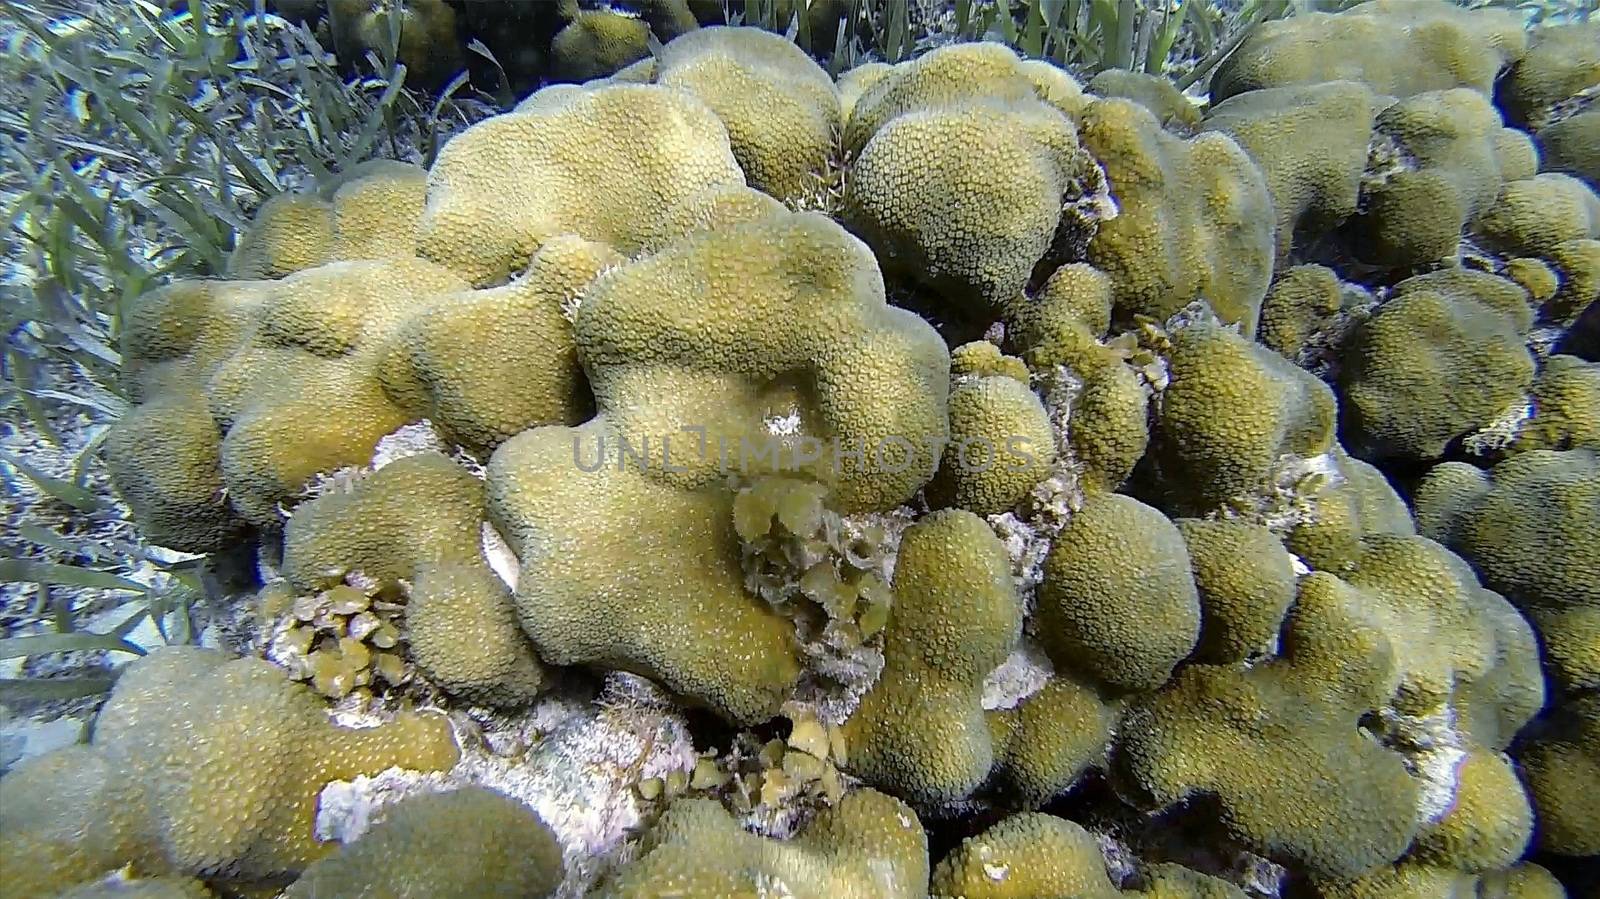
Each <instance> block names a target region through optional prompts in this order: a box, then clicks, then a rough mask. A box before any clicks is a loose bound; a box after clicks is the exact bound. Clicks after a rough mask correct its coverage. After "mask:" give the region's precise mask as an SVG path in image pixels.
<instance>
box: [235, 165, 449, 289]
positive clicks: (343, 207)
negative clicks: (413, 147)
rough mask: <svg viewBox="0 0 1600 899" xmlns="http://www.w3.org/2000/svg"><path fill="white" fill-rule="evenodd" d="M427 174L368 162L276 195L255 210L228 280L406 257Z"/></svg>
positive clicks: (409, 167) (418, 217)
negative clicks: (308, 187) (300, 190)
mask: <svg viewBox="0 0 1600 899" xmlns="http://www.w3.org/2000/svg"><path fill="white" fill-rule="evenodd" d="M426 183H427V172H425V171H423V170H422V169H421V168H419V167H417V166H414V165H407V164H405V163H400V162H392V161H389V160H374V161H372V162H367V163H362V164H361V165H357V166H354V167H352V168H351V169H350V170H349V171H347V172H344V173H343V174H341V175H340V176H339V177H337V178H333V179H330V180H328V181H326V182H324V183H322V184H319V185H318V189H317V190H316V192H314V193H309V194H292V193H286V194H279V195H278V196H276V197H273V198H272V199H270V200H268V201H267V202H266V203H263V204H262V206H261V208H260V209H259V210H257V211H256V215H255V219H254V220H253V221H252V223H251V227H250V229H249V230H247V231H245V232H244V233H243V234H242V235H240V237H239V240H238V242H237V243H236V244H235V246H234V249H233V254H232V255H231V256H230V257H229V258H228V275H229V276H230V277H234V278H281V277H283V276H284V275H287V274H289V273H291V272H298V271H300V270H302V269H308V268H312V267H314V266H318V265H322V264H324V263H328V262H336V261H339V260H343V259H395V258H405V257H407V256H410V255H411V254H412V246H413V244H414V243H415V242H416V235H417V224H418V222H420V221H421V219H422V205H423V200H424V192H425V189H426Z"/></svg>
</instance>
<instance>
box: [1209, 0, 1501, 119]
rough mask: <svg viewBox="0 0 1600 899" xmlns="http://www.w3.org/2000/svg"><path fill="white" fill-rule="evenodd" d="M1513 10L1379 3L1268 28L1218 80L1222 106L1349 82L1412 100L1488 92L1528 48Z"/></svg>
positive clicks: (1392, 0)
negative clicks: (1450, 91)
mask: <svg viewBox="0 0 1600 899" xmlns="http://www.w3.org/2000/svg"><path fill="white" fill-rule="evenodd" d="M1526 42H1527V39H1526V38H1525V37H1524V35H1523V31H1522V22H1521V20H1520V19H1518V18H1516V16H1514V15H1513V14H1512V13H1511V12H1510V11H1509V10H1498V9H1481V10H1472V11H1468V10H1464V9H1461V8H1459V7H1457V6H1455V5H1454V4H1450V3H1444V2H1439V0H1372V2H1368V3H1362V4H1360V5H1359V6H1355V7H1352V8H1350V9H1348V10H1345V11H1344V12H1342V13H1337V14H1330V13H1320V12H1319V13H1309V14H1306V15H1297V16H1291V17H1288V18H1284V19H1278V20H1276V21H1271V22H1266V23H1263V24H1262V25H1261V27H1259V28H1257V29H1255V30H1254V32H1252V34H1251V35H1250V37H1249V38H1247V39H1246V40H1245V42H1244V43H1243V44H1242V45H1241V46H1240V47H1239V50H1238V51H1237V52H1236V53H1234V54H1233V55H1232V56H1230V57H1229V58H1228V59H1227V60H1226V61H1225V62H1224V63H1223V64H1222V65H1221V66H1219V67H1218V69H1217V73H1216V75H1215V76H1213V78H1212V83H1211V93H1212V96H1213V97H1214V98H1216V99H1223V98H1227V97H1231V96H1233V95H1235V94H1239V93H1243V92H1244V91H1249V90H1256V89H1259V88H1266V87H1284V86H1287V85H1292V84H1315V83H1318V82H1323V81H1336V80H1339V79H1349V80H1353V81H1364V82H1366V83H1367V84H1369V85H1371V86H1372V87H1373V89H1374V90H1375V91H1377V92H1378V93H1382V94H1390V95H1393V96H1398V97H1407V96H1411V95H1412V94H1418V93H1422V92H1423V91H1433V90H1444V89H1447V88H1453V87H1467V88H1472V89H1473V90H1476V91H1479V92H1484V93H1487V92H1488V91H1489V90H1490V89H1492V88H1493V86H1494V80H1495V76H1496V75H1497V74H1499V72H1500V70H1501V69H1503V68H1504V67H1505V66H1506V65H1507V64H1508V63H1511V62H1514V61H1515V60H1517V59H1519V58H1520V57H1521V56H1522V54H1523V51H1524V49H1525V48H1526Z"/></svg>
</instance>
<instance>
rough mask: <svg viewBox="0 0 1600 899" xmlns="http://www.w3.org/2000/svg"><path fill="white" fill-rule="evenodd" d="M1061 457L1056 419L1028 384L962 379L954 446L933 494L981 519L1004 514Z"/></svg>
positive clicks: (999, 378) (954, 411)
mask: <svg viewBox="0 0 1600 899" xmlns="http://www.w3.org/2000/svg"><path fill="white" fill-rule="evenodd" d="M985 345H987V346H993V345H992V344H985ZM1013 361H1014V362H1016V365H1017V366H1018V367H1021V361H1020V360H1013ZM1026 371H1027V370H1026V369H1025V368H1024V369H1023V374H1024V377H1026ZM1055 457H1056V454H1055V437H1054V435H1053V434H1052V432H1051V430H1050V419H1049V417H1048V416H1047V414H1046V412H1045V409H1044V405H1043V404H1042V403H1041V402H1039V398H1038V397H1037V396H1035V395H1034V393H1033V391H1032V390H1031V389H1029V387H1028V384H1027V381H1026V380H1020V381H1019V380H1018V379H1017V378H1016V377H1015V376H1014V375H1013V374H991V375H987V376H966V377H962V376H958V377H957V378H956V383H955V384H954V385H953V386H952V388H951V390H950V443H949V445H947V446H946V447H945V450H944V455H943V458H942V460H941V461H940V463H939V472H938V474H936V475H935V476H934V479H933V482H932V483H930V484H929V485H928V490H929V496H930V497H931V498H933V499H934V501H935V502H936V503H938V504H941V505H953V506H957V507H960V508H962V509H967V510H970V511H972V512H976V513H978V514H979V515H994V514H997V513H1000V512H1004V511H1006V510H1007V509H1010V508H1012V507H1013V506H1015V505H1016V504H1017V503H1018V502H1020V501H1021V500H1022V499H1023V498H1024V497H1025V496H1027V495H1028V491H1029V490H1031V489H1032V488H1033V486H1034V485H1035V484H1037V483H1039V482H1040V481H1042V480H1044V479H1045V478H1046V477H1047V476H1048V475H1049V474H1050V468H1051V466H1052V465H1053V464H1054V463H1055Z"/></svg>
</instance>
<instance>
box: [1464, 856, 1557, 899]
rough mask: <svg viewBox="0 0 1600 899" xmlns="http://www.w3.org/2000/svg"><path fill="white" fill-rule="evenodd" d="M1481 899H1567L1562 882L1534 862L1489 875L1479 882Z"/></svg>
mask: <svg viewBox="0 0 1600 899" xmlns="http://www.w3.org/2000/svg"><path fill="white" fill-rule="evenodd" d="M1478 896H1479V899H1567V891H1566V890H1565V889H1563V888H1562V886H1561V881H1559V880H1556V878H1555V876H1554V875H1552V874H1551V873H1550V872H1549V871H1547V870H1545V869H1544V868H1541V867H1539V866H1538V865H1536V864H1534V863H1532V862H1523V863H1521V864H1518V865H1514V866H1512V867H1511V868H1509V869H1507V870H1505V871H1496V872H1494V873H1491V874H1487V875H1485V876H1484V877H1483V879H1482V880H1480V881H1478Z"/></svg>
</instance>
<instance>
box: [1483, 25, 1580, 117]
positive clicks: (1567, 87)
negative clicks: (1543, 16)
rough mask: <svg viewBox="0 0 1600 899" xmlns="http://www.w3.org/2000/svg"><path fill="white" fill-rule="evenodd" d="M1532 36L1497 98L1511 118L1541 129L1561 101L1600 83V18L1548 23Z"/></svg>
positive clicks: (1501, 86)
mask: <svg viewBox="0 0 1600 899" xmlns="http://www.w3.org/2000/svg"><path fill="white" fill-rule="evenodd" d="M1529 41H1530V42H1529V46H1528V52H1527V54H1526V55H1524V56H1523V57H1522V58H1521V59H1519V60H1518V61H1517V64H1516V65H1514V66H1512V67H1511V70H1510V71H1509V72H1507V73H1506V75H1505V79H1504V80H1503V81H1502V82H1501V84H1500V87H1499V91H1498V94H1499V96H1498V97H1497V99H1498V100H1499V102H1500V106H1501V108H1502V109H1504V110H1505V112H1506V117H1507V118H1509V119H1511V120H1513V121H1515V122H1516V123H1517V124H1519V125H1529V126H1531V127H1532V128H1533V129H1534V130H1537V129H1539V128H1541V127H1543V126H1544V125H1545V124H1547V122H1548V121H1549V118H1550V113H1551V111H1552V107H1554V106H1555V105H1556V104H1558V103H1561V102H1562V101H1564V100H1567V99H1568V98H1570V97H1572V96H1574V95H1576V94H1578V93H1581V92H1582V91H1583V90H1584V89H1585V88H1589V87H1593V86H1594V85H1597V84H1600V49H1597V48H1600V23H1594V22H1571V23H1565V24H1561V25H1546V26H1544V27H1541V28H1537V29H1534V30H1533V31H1532V32H1530V34H1529Z"/></svg>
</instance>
